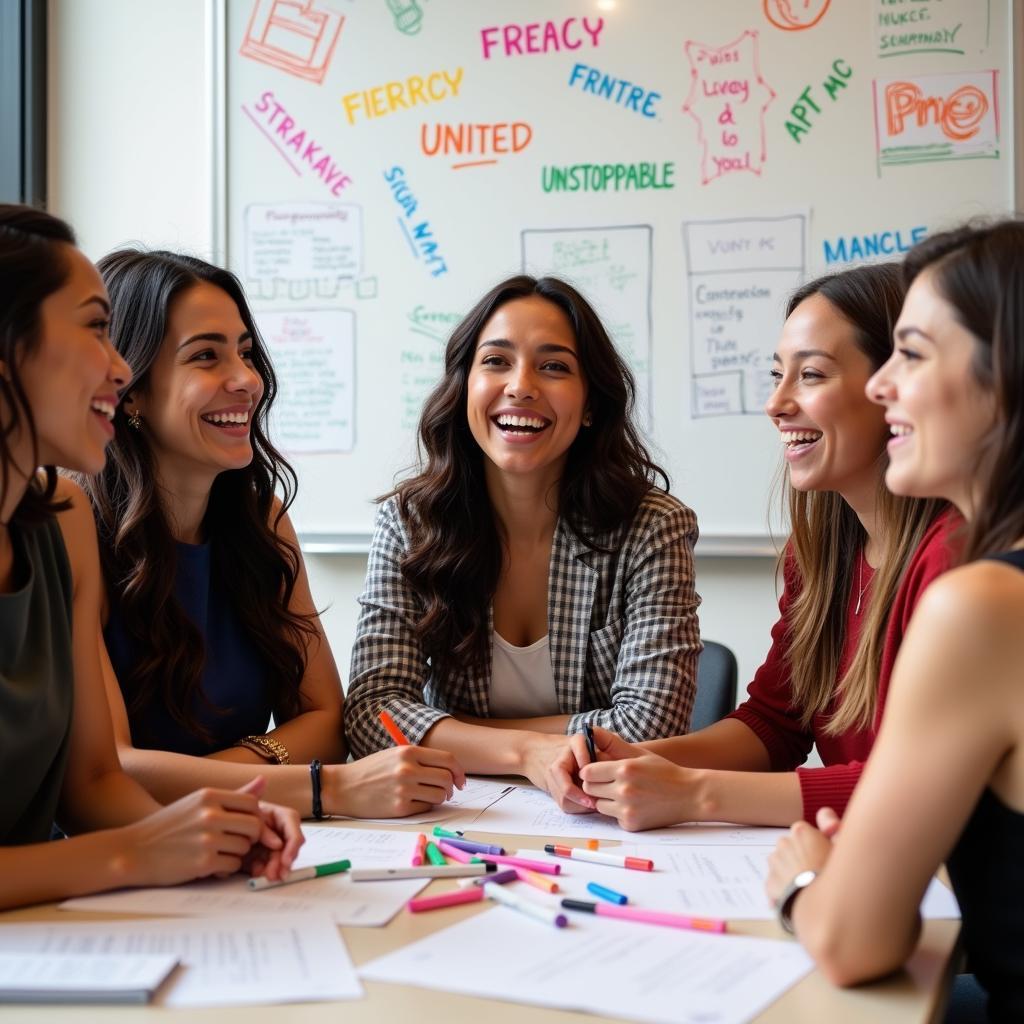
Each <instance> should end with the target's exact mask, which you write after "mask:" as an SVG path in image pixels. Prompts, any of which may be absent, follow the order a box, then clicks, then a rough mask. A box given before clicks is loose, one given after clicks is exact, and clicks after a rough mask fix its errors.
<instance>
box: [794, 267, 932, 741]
mask: <svg viewBox="0 0 1024 1024" xmlns="http://www.w3.org/2000/svg"><path fill="white" fill-rule="evenodd" d="M904 294H905V288H904V285H903V283H902V279H901V271H900V267H899V265H898V264H895V263H881V264H874V265H868V266H862V267H854V268H853V269H851V270H847V271H843V272H841V273H838V274H830V275H827V276H825V277H820V278H818V279H817V280H814V281H810V282H808V283H807V284H805V285H804V286H803V287H802V288H800V289H799V290H798V291H797V292H796V293H795V294H794V295H793V296H792V298H791V299H790V301H789V305H788V307H787V309H786V316H787V317H788V316H790V314H792V313H793V311H794V310H795V309H796V308H797V306H799V305H800V303H802V302H803V301H804V300H805V299H808V298H810V297H811V296H812V295H820V296H821V297H822V298H824V299H826V300H827V301H828V302H829V303H830V304H831V306H832V307H833V309H834V310H835V312H836V313H837V314H838V315H839V316H841V317H843V319H844V320H846V321H847V322H848V323H849V324H850V325H851V327H852V328H853V330H854V338H855V340H856V343H857V346H858V347H859V348H860V350H861V351H862V352H863V353H864V354H865V355H866V356H867V357H868V359H869V360H870V362H871V365H872V367H874V368H875V369H877V368H878V367H880V366H881V365H882V364H883V363H884V362H885V361H886V360H887V359H888V358H889V355H890V354H891V352H892V331H893V328H894V326H895V324H896V320H897V319H898V317H899V313H900V308H901V307H902V305H903V297H904ZM864 401H865V402H867V401H868V399H867V398H866V397H865V399H864ZM887 462H888V459H887V456H886V453H885V450H884V449H882V450H881V451H879V453H878V498H877V505H876V508H877V520H878V522H879V523H880V524H881V526H882V537H881V539H882V542H883V548H882V559H881V563H880V565H879V568H878V570H877V571H876V572H875V576H874V580H873V584H872V587H871V597H870V600H869V602H868V605H867V610H866V612H865V615H864V624H863V626H862V628H861V633H860V644H859V645H858V648H857V651H856V653H855V654H854V656H853V658H852V660H851V661H850V664H849V665H848V666H847V667H846V671H845V672H844V673H843V676H842V679H840V678H839V670H840V661H841V658H842V652H843V647H844V645H845V642H846V619H847V608H848V602H849V597H850V594H851V592H852V591H853V588H855V587H857V586H858V580H857V573H856V566H857V564H858V559H859V557H860V551H861V549H862V548H863V547H864V544H865V542H866V540H867V535H866V533H865V531H864V527H863V526H861V523H860V520H859V519H858V518H857V514H856V513H855V512H854V510H853V509H852V508H851V507H850V506H849V505H848V504H847V503H846V502H845V501H844V500H843V498H841V497H840V496H839V494H837V493H836V492H835V491H798V490H796V489H795V488H794V487H792V486H788V487H787V488H786V491H787V498H788V511H789V522H790V528H791V530H792V533H791V535H790V538H789V543H788V545H787V546H786V550H785V551H784V552H783V555H782V560H783V569H784V570H786V569H787V566H786V565H785V562H786V560H787V559H788V558H790V557H792V559H793V563H794V566H793V568H795V571H796V573H797V575H798V579H797V580H796V581H795V582H797V584H798V587H799V590H798V593H797V595H796V597H795V598H794V600H793V602H792V603H791V604H790V606H789V610H788V616H787V638H788V642H789V646H788V650H787V654H786V658H787V662H788V665H789V670H790V678H791V680H792V689H793V704H794V706H795V707H797V708H799V710H800V718H801V721H802V722H803V724H804V726H805V727H806V726H809V725H810V723H811V720H812V719H813V718H814V716H815V715H817V714H823V713H824V712H825V711H827V710H828V708H829V707H830V705H831V704H832V703H833V701H834V700H835V699H836V694H837V689H838V693H839V703H838V706H837V708H836V711H835V714H834V715H832V717H831V718H830V719H829V722H828V725H827V726H826V732H828V733H830V734H832V735H836V734H838V733H842V732H847V731H850V730H858V729H866V728H869V727H870V725H871V723H872V721H873V719H874V715H875V709H876V707H877V704H878V674H879V670H880V667H881V663H882V648H883V646H884V644H885V632H886V626H887V624H888V621H889V613H890V611H891V610H892V604H893V600H894V599H895V597H896V592H897V590H898V589H899V585H900V583H901V582H902V580H903V575H904V573H905V571H906V568H907V565H908V564H909V562H910V559H911V556H912V555H913V553H914V551H915V550H916V549H917V547H918V545H919V544H920V543H921V539H922V538H923V536H924V534H925V532H926V531H927V529H928V527H929V526H930V525H931V523H932V522H933V521H934V519H935V516H936V514H937V513H938V511H939V509H940V508H941V507H942V503H940V502H935V501H923V500H920V499H917V498H903V497H898V496H896V495H894V494H892V493H890V492H889V491H888V490H887V489H886V487H885V467H886V465H887ZM787 582H794V581H793V580H792V579H789V580H787ZM837 681H838V682H837Z"/></svg>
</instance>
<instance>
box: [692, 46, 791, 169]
mask: <svg viewBox="0 0 1024 1024" xmlns="http://www.w3.org/2000/svg"><path fill="white" fill-rule="evenodd" d="M757 45H758V44H757V33H756V32H754V31H752V30H748V31H746V32H744V33H743V35H741V36H740V37H739V38H738V39H734V40H733V41H732V42H731V43H726V44H725V46H717V47H716V46H707V45H706V44H704V43H698V42H694V41H693V40H690V41H689V42H687V44H686V46H685V50H686V56H687V59H688V60H689V62H690V93H689V95H688V96H687V98H686V102H685V103H684V104H683V110H685V111H686V113H688V114H689V115H690V116H691V117H693V119H694V120H695V121H696V122H697V125H698V140H699V142H700V146H701V183H702V184H704V185H707V184H708V182H710V181H713V180H714V179H715V178H719V177H721V176H722V175H724V174H731V173H733V172H735V171H750V172H752V173H753V174H758V175H759V174H760V173H761V169H762V166H763V165H764V162H765V158H766V156H767V144H766V141H765V125H764V114H765V111H766V110H767V109H768V107H769V105H770V104H771V102H772V100H774V99H775V91H774V90H773V89H772V87H771V86H770V85H769V84H768V83H767V82H766V81H765V80H764V79H763V78H762V77H761V66H760V61H759V58H758V50H757Z"/></svg>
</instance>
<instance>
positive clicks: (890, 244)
mask: <svg viewBox="0 0 1024 1024" xmlns="http://www.w3.org/2000/svg"><path fill="white" fill-rule="evenodd" d="M927 234H928V228H927V227H925V226H924V225H923V224H919V225H918V226H917V227H915V228H911V229H910V230H909V231H908V232H907V235H906V237H904V235H903V231H902V230H901V229H900V228H897V229H896V230H895V231H872V232H870V233H867V234H861V235H839V236H837V237H836V239H835V241H832V242H830V241H829V240H828V239H827V238H826V239H824V241H823V243H822V244H823V247H824V250H825V253H824V255H825V262H826V263H856V262H858V261H859V260H867V259H871V258H872V257H875V256H893V255H895V254H897V253H901V252H907V251H908V250H909V249H910V248H911V247H912V246H915V245H917V243H918V242H920V241H921V239H922V238H924V236H925V235H927Z"/></svg>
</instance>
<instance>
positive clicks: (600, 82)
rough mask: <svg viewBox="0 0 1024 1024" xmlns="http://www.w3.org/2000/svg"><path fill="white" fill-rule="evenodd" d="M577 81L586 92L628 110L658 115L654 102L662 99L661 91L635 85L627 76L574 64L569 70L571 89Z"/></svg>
mask: <svg viewBox="0 0 1024 1024" xmlns="http://www.w3.org/2000/svg"><path fill="white" fill-rule="evenodd" d="M577 81H578V82H579V84H580V88H581V89H582V90H583V91H584V92H589V93H592V94H593V95H594V96H601V97H603V98H604V99H606V100H611V101H612V103H616V104H618V105H619V106H622V107H625V108H626V109H627V110H635V111H636V112H637V113H638V114H643V115H644V117H657V116H658V112H657V111H656V110H655V109H654V104H655V103H657V102H658V100H660V99H661V93H660V92H653V91H651V90H648V89H644V88H643V86H640V85H634V84H633V83H632V82H629V81H627V80H626V79H625V78H615V77H613V76H612V75H608V74H605V73H604V72H601V71H598V70H597V68H591V67H587V65H586V64H574V65H573V67H572V71H570V72H569V88H570V89H571V88H572V87H573V86H574V85H575V84H576V83H577ZM641 101H642V102H641Z"/></svg>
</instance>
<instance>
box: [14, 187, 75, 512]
mask: <svg viewBox="0 0 1024 1024" xmlns="http://www.w3.org/2000/svg"><path fill="white" fill-rule="evenodd" d="M70 245H75V235H74V232H73V231H72V230H71V228H70V227H69V226H68V225H67V224H65V223H64V221H62V220H59V219H58V218H57V217H54V216H52V215H51V214H49V213H44V212H43V211H42V210H36V209H33V208H32V207H31V206H17V205H13V204H9V203H3V204H0V363H2V364H3V367H4V372H3V373H0V498H2V497H3V495H5V494H7V488H8V487H10V486H11V470H12V469H13V468H15V467H14V452H13V451H12V448H11V444H12V441H13V439H14V438H16V437H18V436H19V435H21V433H22V431H26V432H27V434H28V437H29V438H30V440H31V442H32V462H31V464H30V465H29V466H21V467H18V468H19V469H20V470H21V472H22V473H28V474H30V477H29V483H28V488H27V490H26V491H25V494H24V496H23V497H22V499H21V501H20V502H19V503H18V507H17V508H16V509H15V510H14V514H13V515H12V517H11V523H16V524H22V525H29V524H31V523H38V522H42V521H43V520H45V519H48V518H49V517H50V516H52V515H54V514H55V513H56V512H60V511H62V510H63V509H65V508H67V507H68V503H67V502H62V501H55V500H54V498H53V492H54V488H55V487H56V486H57V473H56V471H55V469H54V467H53V466H44V467H43V471H42V473H33V472H32V470H33V469H34V468H35V467H36V466H38V465H39V457H38V456H39V440H38V437H37V436H36V425H35V420H34V418H33V416H32V409H31V408H30V407H29V404H28V396H27V395H26V394H25V388H24V386H23V385H22V382H21V376H20V373H19V368H20V366H21V364H22V363H23V362H24V361H25V359H26V358H27V357H28V356H30V355H31V354H32V353H33V352H34V351H35V350H36V349H37V348H38V347H39V342H40V332H39V328H40V324H39V315H40V309H41V307H42V304H43V301H44V300H45V299H46V298H47V297H49V296H50V295H52V294H53V293H54V292H56V291H59V290H60V289H61V288H62V287H63V286H64V285H65V284H66V282H67V279H68V276H69V267H68V260H67V253H66V252H65V251H63V250H65V249H66V247H67V246H70Z"/></svg>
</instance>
